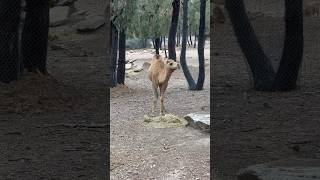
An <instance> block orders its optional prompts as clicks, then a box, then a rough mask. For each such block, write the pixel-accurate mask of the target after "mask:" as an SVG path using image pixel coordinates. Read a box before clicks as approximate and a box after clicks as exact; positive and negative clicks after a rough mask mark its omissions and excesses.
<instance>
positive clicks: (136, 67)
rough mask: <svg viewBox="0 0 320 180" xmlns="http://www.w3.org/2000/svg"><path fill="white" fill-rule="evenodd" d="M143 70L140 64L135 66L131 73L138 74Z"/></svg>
mask: <svg viewBox="0 0 320 180" xmlns="http://www.w3.org/2000/svg"><path fill="white" fill-rule="evenodd" d="M142 70H143V65H142V64H136V65H134V66H133V72H140V71H142Z"/></svg>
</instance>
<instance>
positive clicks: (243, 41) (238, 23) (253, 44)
mask: <svg viewBox="0 0 320 180" xmlns="http://www.w3.org/2000/svg"><path fill="white" fill-rule="evenodd" d="M226 9H227V11H228V13H229V17H230V20H231V23H232V25H233V29H234V32H235V35H236V37H237V40H238V43H239V45H240V48H241V50H242V52H243V53H244V55H245V57H246V59H247V62H248V64H249V67H250V69H251V72H252V76H253V82H254V87H255V89H256V90H271V89H272V86H273V80H274V77H275V72H274V70H273V67H272V64H271V61H270V60H269V59H268V58H267V56H266V55H265V54H264V52H263V50H262V47H261V45H260V44H259V42H258V39H257V37H256V35H255V33H254V30H253V28H252V26H251V24H250V22H249V19H248V16H247V14H246V10H245V6H244V3H243V0H237V1H235V0H226Z"/></svg>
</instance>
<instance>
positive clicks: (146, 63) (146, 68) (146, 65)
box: [142, 62, 151, 71]
mask: <svg viewBox="0 0 320 180" xmlns="http://www.w3.org/2000/svg"><path fill="white" fill-rule="evenodd" d="M150 65H151V64H150V63H149V62H144V63H143V65H142V68H143V70H145V71H147V70H148V69H149V67H150Z"/></svg>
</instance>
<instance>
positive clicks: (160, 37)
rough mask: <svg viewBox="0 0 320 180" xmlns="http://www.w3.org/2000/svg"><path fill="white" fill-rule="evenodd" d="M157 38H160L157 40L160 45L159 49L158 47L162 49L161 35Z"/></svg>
mask: <svg viewBox="0 0 320 180" xmlns="http://www.w3.org/2000/svg"><path fill="white" fill-rule="evenodd" d="M159 39H160V42H159V44H160V46H159V49H160V50H162V37H161V36H160V37H159Z"/></svg>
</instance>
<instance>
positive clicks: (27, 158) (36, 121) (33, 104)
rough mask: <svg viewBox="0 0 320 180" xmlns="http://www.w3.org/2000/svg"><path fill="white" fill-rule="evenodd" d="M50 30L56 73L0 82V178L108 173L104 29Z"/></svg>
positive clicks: (97, 176) (50, 64)
mask: <svg viewBox="0 0 320 180" xmlns="http://www.w3.org/2000/svg"><path fill="white" fill-rule="evenodd" d="M81 2H82V3H86V2H85V1H81ZM83 6H85V4H83ZM100 6H103V4H100ZM88 7H90V6H88ZM50 33H51V34H54V35H57V36H58V39H57V40H54V41H52V42H50V43H49V55H48V56H49V58H48V68H49V69H48V70H49V72H50V73H51V76H52V77H50V78H42V77H37V76H35V75H33V74H29V73H26V74H25V75H24V76H23V77H22V79H21V81H19V82H13V83H10V84H8V85H4V84H1V85H0V100H1V101H0V132H1V136H0V138H1V139H0V141H1V144H0V154H1V156H0V177H1V178H0V179H26V180H29V179H52V178H54V179H105V178H106V167H107V165H106V159H107V156H106V146H107V138H106V136H107V134H106V131H107V126H106V117H107V111H106V108H107V101H106V98H107V97H106V94H107V88H106V84H105V82H106V79H105V77H106V76H105V69H106V54H105V49H106V48H105V45H106V43H105V39H106V38H105V30H104V29H103V28H102V29H100V30H98V31H96V32H94V33H91V34H87V35H83V34H82V35H80V34H76V32H75V31H72V29H69V27H67V26H64V27H57V28H51V29H50ZM93 42H94V43H93ZM54 47H55V48H54ZM57 47H60V48H57ZM61 47H63V48H61Z"/></svg>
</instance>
